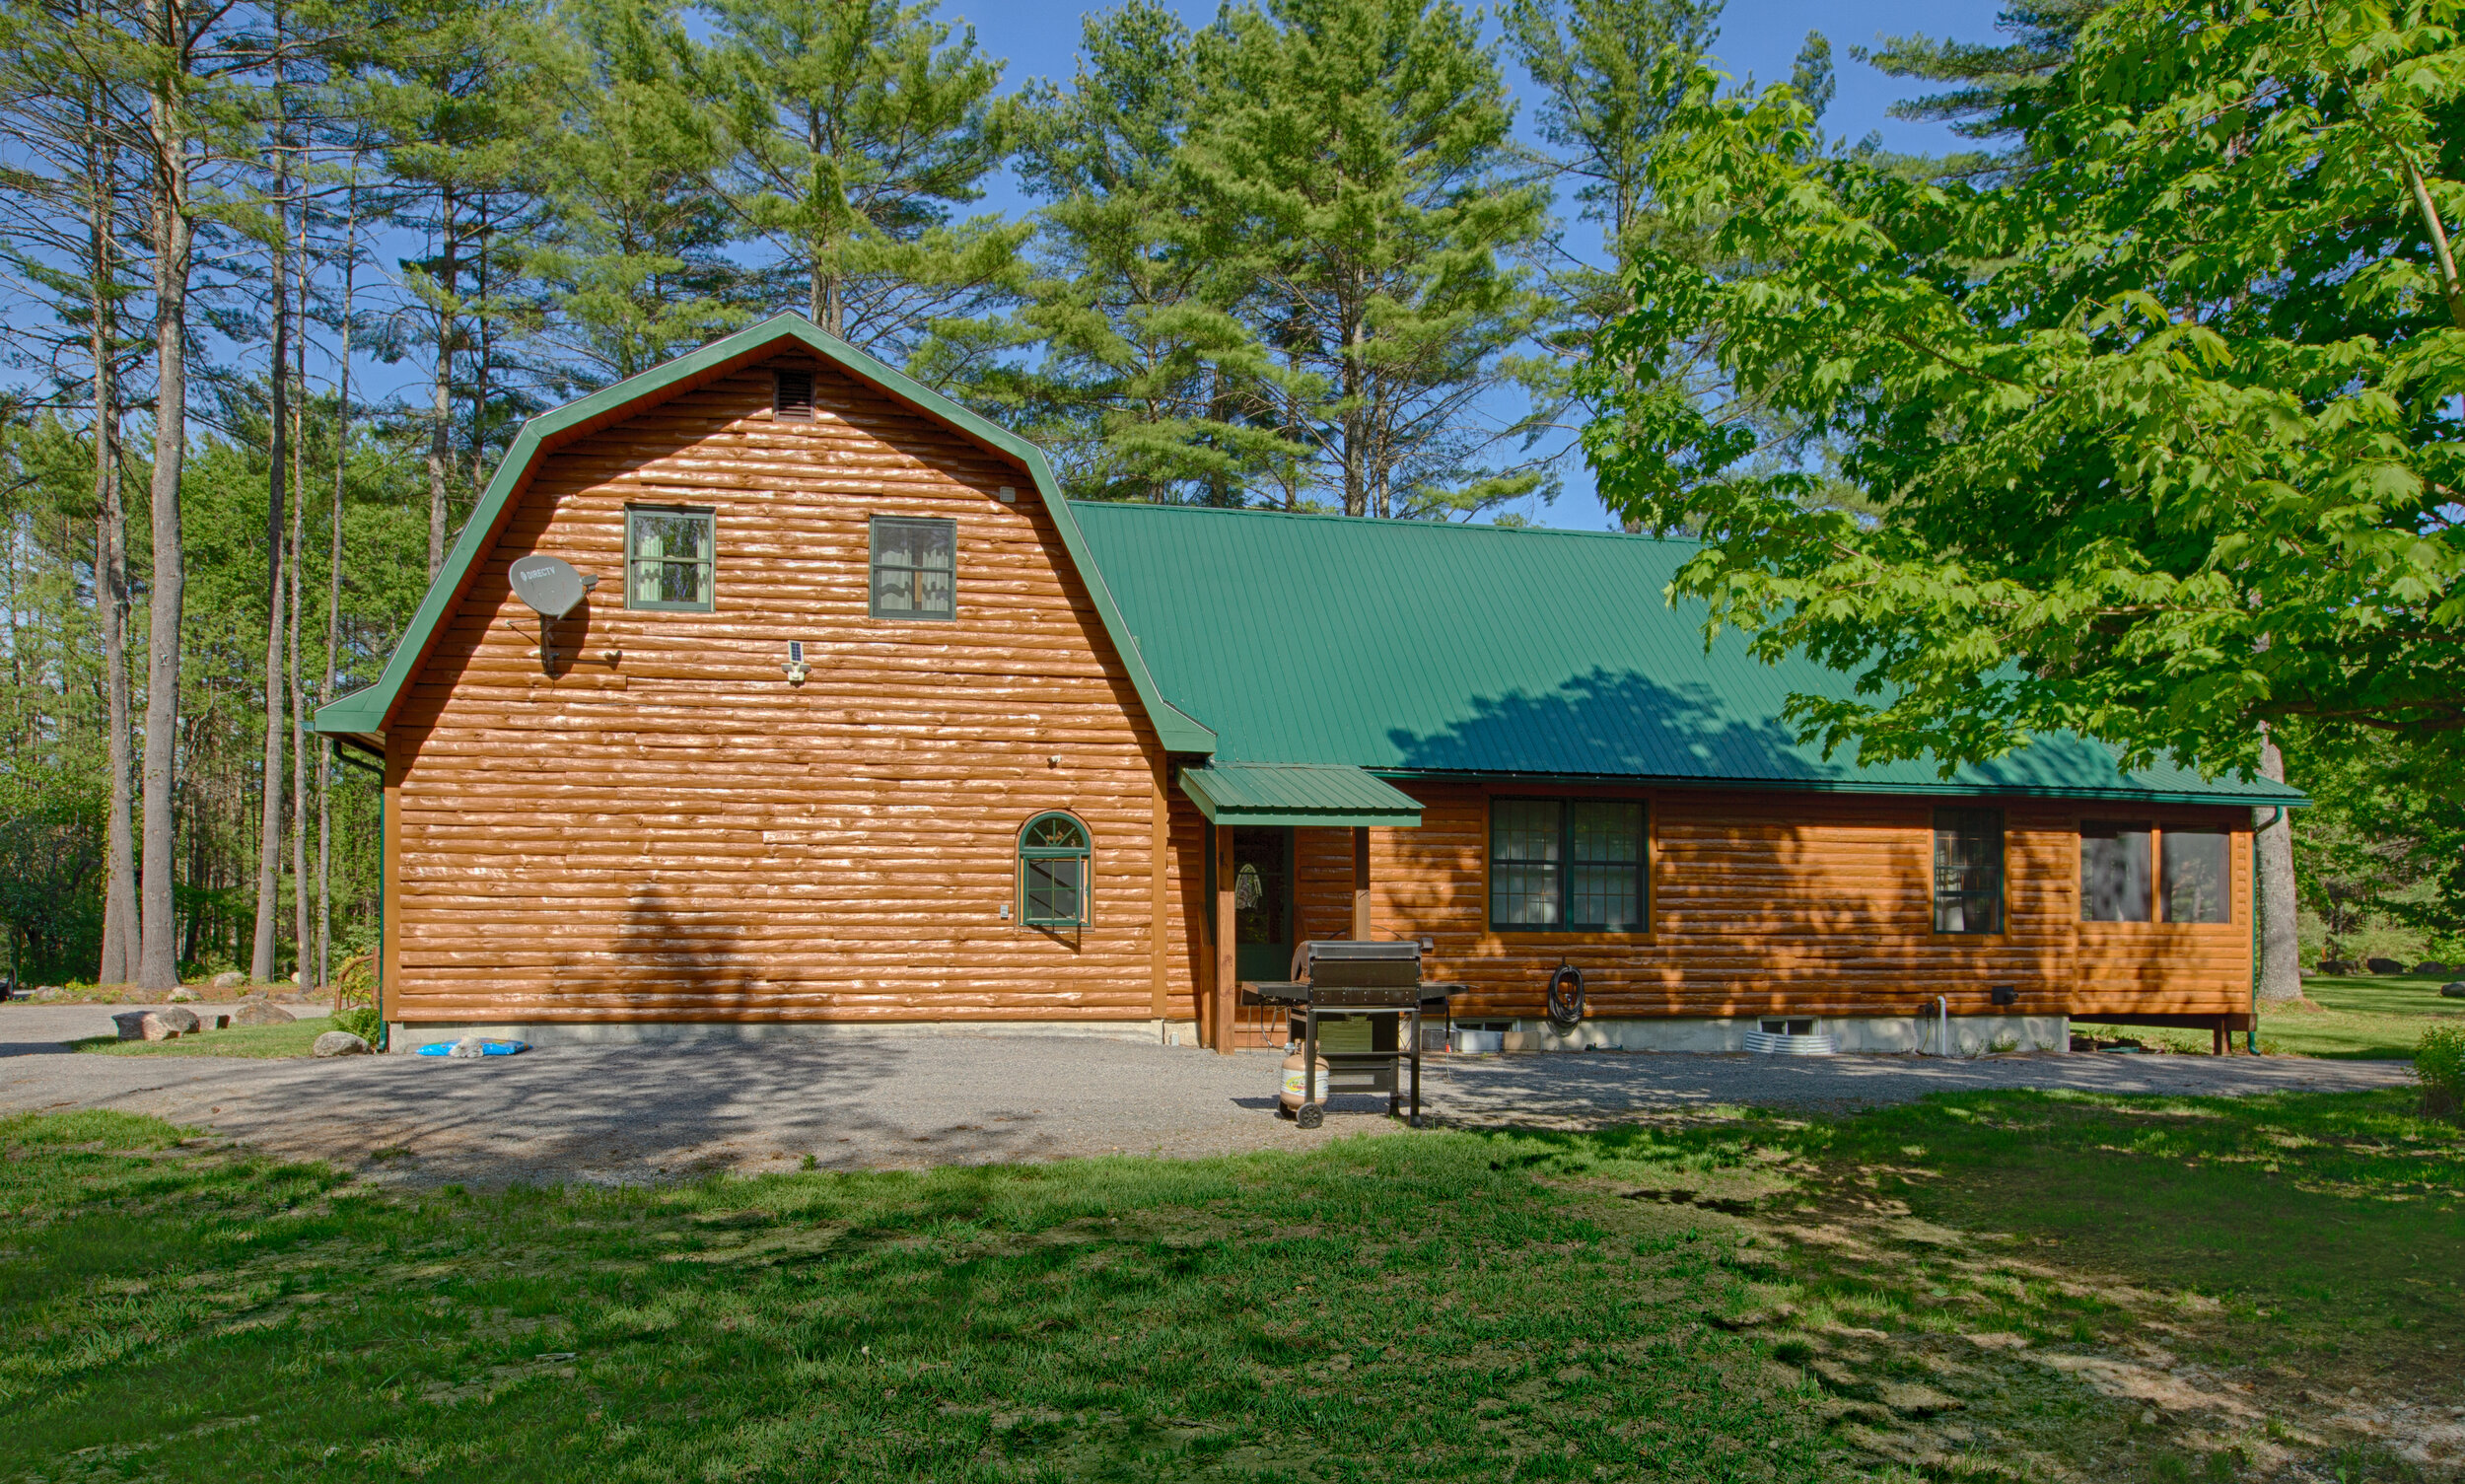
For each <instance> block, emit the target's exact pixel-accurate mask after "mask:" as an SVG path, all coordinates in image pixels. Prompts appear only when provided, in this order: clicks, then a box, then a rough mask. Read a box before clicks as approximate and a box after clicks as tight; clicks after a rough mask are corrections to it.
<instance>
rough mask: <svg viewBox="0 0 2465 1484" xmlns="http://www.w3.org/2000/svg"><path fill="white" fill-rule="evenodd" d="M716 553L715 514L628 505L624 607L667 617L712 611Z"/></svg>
mask: <svg viewBox="0 0 2465 1484" xmlns="http://www.w3.org/2000/svg"><path fill="white" fill-rule="evenodd" d="M679 548H680V549H679ZM718 548H719V513H718V512H717V511H715V510H712V509H710V508H709V507H707V506H691V505H628V506H626V507H625V606H626V607H628V608H634V609H639V610H647V611H652V612H667V613H708V612H711V611H713V610H715V609H716V608H717V607H718V605H719V601H718V600H719V570H718V568H719V553H718Z"/></svg>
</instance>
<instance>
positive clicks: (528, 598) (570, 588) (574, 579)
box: [511, 556, 589, 618]
mask: <svg viewBox="0 0 2465 1484" xmlns="http://www.w3.org/2000/svg"><path fill="white" fill-rule="evenodd" d="M511 575H512V577H513V581H514V596H515V597H516V598H519V599H521V600H522V601H525V602H527V603H528V604H530V606H531V607H532V609H534V610H535V611H536V612H537V613H538V614H539V616H540V617H542V618H562V617H564V616H565V615H566V614H568V613H570V612H572V611H573V610H574V608H575V607H576V606H577V605H578V604H580V603H581V601H582V595H583V592H584V590H585V589H586V588H587V587H588V586H589V584H587V583H585V582H584V581H583V580H582V574H581V573H579V572H576V571H575V570H574V569H573V568H572V567H570V566H568V565H567V564H566V563H565V562H563V561H562V560H560V559H558V558H556V557H553V556H526V557H519V558H517V559H516V560H515V562H514V567H513V572H512V574H511Z"/></svg>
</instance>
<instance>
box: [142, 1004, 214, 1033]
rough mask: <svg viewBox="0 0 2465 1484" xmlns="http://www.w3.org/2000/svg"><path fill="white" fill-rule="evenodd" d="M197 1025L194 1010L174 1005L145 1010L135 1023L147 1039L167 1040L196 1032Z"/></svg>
mask: <svg viewBox="0 0 2465 1484" xmlns="http://www.w3.org/2000/svg"><path fill="white" fill-rule="evenodd" d="M198 1025H199V1022H198V1020H197V1016H196V1012H195V1011H192V1010H182V1009H180V1008H179V1007H178V1006H176V1005H175V1006H173V1007H172V1008H171V1009H169V1010H149V1011H147V1012H146V1015H145V1019H143V1020H141V1021H139V1022H138V1023H137V1028H138V1030H139V1031H140V1033H142V1034H143V1035H144V1036H145V1038H146V1039H147V1040H150V1041H168V1040H172V1039H174V1038H176V1037H178V1036H183V1035H194V1034H196V1033H197V1026H198Z"/></svg>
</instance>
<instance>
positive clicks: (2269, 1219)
mask: <svg viewBox="0 0 2465 1484" xmlns="http://www.w3.org/2000/svg"><path fill="white" fill-rule="evenodd" d="M2407 1107H2408V1103H2407V1102H2406V1100H2405V1099H2404V1098H2403V1097H2402V1096H2401V1095H2394V1094H2384V1095H2341V1096H2325V1095H2291V1096H2285V1097H2275V1098H2266V1099H2249V1100H2246V1101H2235V1100H2231V1099H2215V1100H2198V1099H2119V1098H2090V1097H2067V1096H2051V1095H2022V1094H2012V1095H2003V1094H1997V1095H1961V1096H1958V1097H1953V1098H1947V1099H1942V1100H1937V1101H1934V1102H1930V1103H1927V1104H1922V1105H1919V1106H1915V1107H1907V1108H1899V1109H1891V1110H1886V1111H1882V1112H1877V1113H1869V1114H1864V1115H1859V1116H1856V1117H1850V1118H1843V1119H1837V1120H1826V1119H1814V1120H1802V1121H1801V1120H1797V1119H1794V1118H1783V1117H1776V1116H1771V1115H1766V1114H1760V1113H1746V1114H1740V1115H1735V1116H1726V1117H1714V1118H1708V1119H1706V1118H1697V1119H1693V1120H1691V1121H1686V1122H1672V1123H1669V1124H1666V1125H1659V1126H1651V1127H1642V1128H1636V1129H1628V1130H1618V1131H1613V1132H1610V1133H1605V1134H1590V1135H1575V1134H1538V1133H1532V1134H1508V1133H1499V1134H1482V1133H1469V1132H1444V1133H1442V1132H1423V1133H1400V1132H1399V1133H1396V1134H1393V1135H1390V1136H1386V1137H1378V1138H1365V1139H1357V1140H1349V1141H1343V1142H1339V1143H1337V1144H1334V1145H1330V1146H1327V1147H1325V1148H1323V1149H1320V1150H1318V1151H1314V1152H1310V1153H1301V1154H1263V1155H1255V1156H1248V1157H1243V1158H1232V1159H1218V1160H1206V1161H1189V1162H1175V1161H1161V1160H1143V1159H1107V1160H1090V1161H1082V1162H1073V1163H1067V1164H1061V1165H1054V1166H997V1167H989V1168H985V1167H979V1168H951V1169H942V1170H936V1171H931V1172H928V1173H923V1174H906V1173H901V1174H863V1175H843V1174H827V1173H819V1172H815V1173H807V1174H797V1175H784V1176H765V1177H760V1178H751V1179H744V1178H713V1179H710V1180H706V1181H703V1182H700V1183H696V1184H691V1185H685V1186H676V1187H666V1188H661V1189H649V1190H646V1189H627V1190H599V1189H585V1188H568V1189H559V1190H535V1189H524V1188H517V1189H514V1190H511V1191H505V1192H499V1193H480V1192H466V1191H463V1190H460V1189H458V1188H455V1187H445V1188H443V1189H439V1190H426V1191H423V1190H416V1189H408V1188H393V1187H385V1186H378V1185H372V1184H370V1183H367V1182H364V1181H355V1180H352V1179H350V1178H348V1177H346V1176H343V1175H340V1174H337V1173H335V1172H333V1171H331V1170H329V1169H326V1168H324V1167H322V1166H296V1165H293V1166H284V1165H276V1164H271V1163H267V1162H265V1161H262V1160H260V1159H256V1158H253V1157H251V1156H249V1155H247V1154H246V1152H245V1151H241V1150H235V1149H230V1148H227V1147H222V1146H219V1145H216V1144H214V1143H212V1142H210V1141H204V1140H190V1141H188V1142H187V1143H185V1144H182V1143H181V1142H180V1141H179V1140H178V1135H177V1131H176V1130H174V1129H171V1128H169V1127H168V1126H166V1125H163V1124H161V1123H159V1122H155V1121H153V1120H149V1119H143V1118H137V1117H133V1116H129V1115H124V1114H115V1113H99V1112H85V1113H66V1114H33V1115H19V1116H16V1117H12V1118H8V1119H5V1120H0V1211H5V1212H7V1213H9V1219H8V1221H7V1222H6V1224H5V1225H0V1409H5V1415H6V1416H7V1417H8V1418H9V1425H8V1426H7V1427H5V1428H0V1479H19V1478H37V1477H38V1478H42V1479H47V1480H55V1481H56V1480H60V1479H65V1478H72V1477H74V1478H106V1477H111V1478H118V1477H131V1478H133V1477H145V1478H167V1479H182V1480H185V1479H199V1480H220V1479H233V1480H238V1479H250V1480H254V1479H294V1478H308V1477H310V1476H311V1475H312V1474H314V1476H315V1477H317V1478H318V1479H319V1480H325V1479H361V1478H368V1479H376V1478H386V1479H393V1478H400V1477H403V1476H406V1475H408V1476H415V1477H423V1478H430V1479H489V1480H512V1479H530V1478H537V1479H592V1480H601V1479H609V1480H630V1479H644V1480H651V1479H659V1480H668V1479H782V1480H784V1479H814V1478H822V1479H835V1478H847V1479H867V1480H870V1479H933V1480H974V1479H987V1480H989V1479H1003V1480H1021V1479H1024V1480H1062V1479H1124V1480H1149V1479H1181V1478H1222V1479H1228V1480H1231V1479H1240V1480H1296V1481H1297V1480H1313V1481H1315V1480H1326V1481H1335V1480H1348V1479H1465V1480H1470V1479H1479V1480H1485V1481H1486V1480H1497V1479H1505V1478H1510V1477H1512V1478H1514V1479H1516V1480H1533V1479H1544V1480H1546V1479H1562V1480H1590V1479H1601V1478H1609V1479H1646V1478H1649V1479H1705V1480H1711V1479H1720V1480H1731V1479H1736V1480H1745V1479H1817V1478H1837V1477H1846V1476H1851V1475H1864V1476H1867V1477H1876V1478H1888V1479H1895V1480H1901V1481H1904V1484H1913V1481H1915V1480H1917V1479H1920V1478H1927V1479H1943V1478H1964V1477H1974V1478H2005V1479H2018V1478H2028V1479H2035V1478H2045V1479H2056V1478H2095V1479H2154V1480H2172V1479H2177V1478H2194V1477H2205V1478H2220V1479H2221V1478H2234V1477H2256V1476H2258V1474H2259V1472H2260V1471H2262V1470H2264V1469H2266V1468H2268V1467H2270V1466H2272V1460H2276V1461H2278V1462H2282V1461H2284V1460H2285V1459H2288V1458H2292V1459H2296V1460H2298V1461H2302V1462H2303V1464H2304V1466H2306V1467H2310V1466H2313V1465H2314V1464H2317V1465H2319V1466H2320V1467H2321V1468H2330V1467H2333V1468H2334V1469H2342V1470H2343V1475H2344V1477H2348V1478H2355V1479H2361V1478H2373V1479H2380V1478H2384V1479H2401V1478H2415V1477H2428V1476H2427V1475H2421V1474H2418V1473H2408V1472H2406V1471H2405V1470H2406V1468H2407V1467H2408V1465H2405V1464H2404V1463H2403V1462H2402V1460H2395V1459H2393V1456H2392V1455H2388V1454H2386V1453H2384V1452H2374V1451H2372V1450H2370V1449H2367V1448H2363V1447H2360V1446H2359V1445H2358V1444H2357V1442H2356V1440H2354V1439H2352V1438H2349V1437H2345V1436H2343V1435H2341V1434H2338V1433H2337V1432H2336V1431H2335V1429H2334V1428H2333V1427H2332V1426H2331V1425H2330V1424H2329V1423H2327V1422H2323V1421H2322V1420H2321V1419H2320V1417H2319V1416H2317V1415H2314V1414H2316V1413H2318V1411H2319V1408H2318V1407H2310V1408H2309V1410H2307V1411H2306V1410H2305V1408H2306V1405H2307V1404H2306V1403H2304V1402H2303V1401H2302V1400H2301V1399H2300V1398H2299V1397H2298V1396H2296V1395H2295V1394H2294V1392H2295V1388H2296V1386H2297V1385H2301V1386H2308V1387H2314V1388H2318V1389H2319V1392H2320V1394H2322V1395H2327V1394H2334V1395H2337V1396H2340V1397H2342V1396H2344V1394H2345V1391H2346V1388H2347V1387H2348V1386H2349V1385H2353V1386H2361V1387H2365V1388H2380V1389H2386V1388H2388V1387H2392V1386H2394V1387H2402V1386H2405V1385H2411V1384H2413V1383H2414V1381H2415V1379H2416V1378H2418V1377H2419V1376H2420V1375H2423V1374H2430V1373H2428V1372H2427V1371H2426V1368H2427V1367H2429V1366H2430V1365H2431V1364H2432V1363H2433V1362H2434V1361H2435V1363H2436V1366H2437V1370H2436V1372H2435V1377H2436V1379H2437V1382H2438V1384H2440V1385H2442V1386H2447V1387H2448V1389H2449V1390H2451V1391H2452V1389H2453V1388H2452V1386H2450V1385H2449V1382H2448V1378H2451V1377H2452V1376H2453V1370H2452V1368H2450V1367H2449V1366H2448V1363H2447V1361H2446V1359H2445V1357H2446V1356H2447V1355H2448V1354H2450V1353H2465V1322H2461V1321H2460V1316H2461V1315H2465V1306H2461V1304H2460V1299H2459V1294H2458V1289H2457V1277H2458V1275H2460V1274H2461V1273H2465V1221H2460V1219H2459V1201H2460V1197H2465V1137H2460V1135H2459V1133H2458V1131H2457V1130H2454V1129H2452V1128H2448V1127H2446V1126H2444V1125H2426V1124H2423V1123H2421V1122H2420V1121H2419V1120H2416V1119H2414V1118H2412V1117H2410V1116H2409V1115H2408V1113H2407ZM2151 1326H2155V1327H2151ZM1979 1335H1983V1336H1984V1337H1985V1338H1984V1339H1982V1340H1979V1339H1972V1338H1964V1337H1969V1336H1979ZM2151 1338H2153V1339H2154V1340H2156V1341H2158V1342H2161V1343H2162V1344H2163V1345H2164V1346H2166V1347H2170V1349H2171V1351H2172V1352H2173V1353H2174V1354H2175V1355H2177V1356H2179V1357H2182V1358H2184V1359H2185V1360H2186V1361H2187V1362H2188V1363H2190V1364H2194V1365H2197V1366H2204V1367H2208V1368H2210V1369H2212V1370H2214V1371H2216V1372H2217V1373H2218V1374H2219V1375H2228V1376H2232V1377H2235V1378H2242V1379H2243V1380H2245V1381H2247V1382H2249V1383H2250V1384H2252V1385H2253V1386H2255V1388H2256V1389H2255V1390H2253V1391H2252V1392H2251V1393H2249V1394H2250V1397H2251V1398H2252V1400H2253V1401H2254V1402H2255V1404H2256V1405H2257V1406H2258V1408H2259V1409H2260V1412H2261V1413H2264V1414H2265V1415H2258V1414H2255V1415H2253V1416H2251V1417H2246V1418H2241V1419H2239V1420H2237V1421H2234V1422H2233V1424H2232V1426H2231V1427H2219V1426H2212V1425H2209V1424H2208V1423H2198V1424H2197V1425H2195V1422H2194V1421H2178V1420H2177V1419H2176V1418H2175V1416H2174V1415H2173V1414H2172V1413H2170V1412H2169V1413H2167V1414H2166V1415H2165V1416H2164V1417H2163V1418H2161V1419H2160V1420H2158V1421H2156V1422H2155V1423H2149V1422H2145V1421H2143V1420H2142V1419H2143V1418H2144V1416H2154V1415H2155V1414H2154V1413H2153V1412H2149V1411H2148V1410H2147V1409H2146V1408H2145V1407H2144V1404H2143V1403H2142V1402H2141V1401H2140V1400H2138V1399H2135V1398H2134V1397H2132V1396H2129V1395H2120V1394H2116V1393H2114V1392H2112V1391H2111V1389H2110V1388H2106V1387H2105V1386H2104V1383H2103V1381H2101V1380H2100V1378H2101V1377H2103V1376H2105V1375H2106V1373H2104V1372H2097V1371H2095V1370H2094V1369H2093V1365H2092V1364H2091V1363H2094V1365H2106V1364H2108V1363H2109V1361H2110V1362H2111V1363H2112V1364H2115V1365H2121V1364H2126V1363H2128V1364H2147V1362H2146V1357H2145V1354H2144V1350H2143V1349H2135V1348H2133V1347H2136V1346H2139V1347H2145V1343H2146V1342H2148V1341H2149V1340H2150V1339H2151ZM2442 1345H2445V1346H2452V1347H2455V1351H2454V1352H2451V1351H2447V1350H2441V1349H2438V1348H2436V1347H2439V1346H2442ZM2100 1357H2104V1358H2106V1359H2105V1360H2100V1359H2098V1358H2100ZM2135 1357H2137V1358H2138V1359H2134V1358H2135ZM2117 1358H2119V1359H2117ZM2083 1366H2088V1367H2089V1368H2090V1369H2088V1370H2085V1371H2083V1370H2082V1369H2080V1368H2081V1367H2083ZM2272 1367H2274V1368H2276V1370H2271V1369H2269V1368H2272ZM2278 1371H2284V1372H2288V1373H2293V1374H2298V1375H2299V1376H2300V1377H2301V1378H2303V1379H2302V1380H2301V1381H2300V1382H2296V1381H2294V1380H2291V1379H2287V1378H2283V1377H2280V1376H2279V1375H2278V1374H2277V1372H2278ZM2195 1421H2196V1420H2195ZM2314 1476H2316V1477H2338V1476H2339V1475H2338V1473H2336V1472H2334V1471H2328V1472H2315V1474H2314Z"/></svg>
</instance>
